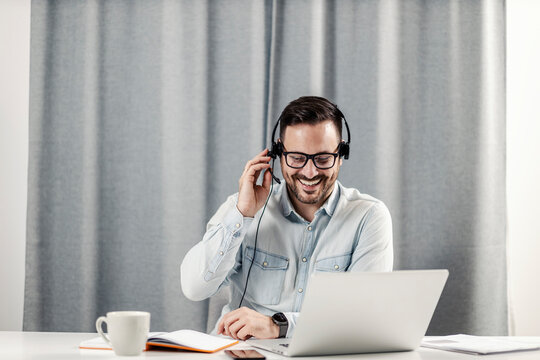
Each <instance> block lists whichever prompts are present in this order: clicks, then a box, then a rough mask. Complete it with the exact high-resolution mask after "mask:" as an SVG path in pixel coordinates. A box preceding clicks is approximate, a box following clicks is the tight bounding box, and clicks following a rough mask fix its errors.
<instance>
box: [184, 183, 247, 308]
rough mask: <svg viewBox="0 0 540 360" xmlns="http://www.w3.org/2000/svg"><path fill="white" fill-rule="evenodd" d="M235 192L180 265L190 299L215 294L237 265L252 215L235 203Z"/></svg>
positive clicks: (185, 292) (195, 299) (185, 293)
mask: <svg viewBox="0 0 540 360" xmlns="http://www.w3.org/2000/svg"><path fill="white" fill-rule="evenodd" d="M237 199H238V194H235V195H232V196H230V197H229V198H228V199H227V201H226V202H225V203H223V204H222V205H221V206H220V208H219V209H218V211H217V212H216V213H215V214H214V216H213V217H212V218H211V219H210V221H209V222H208V224H207V227H206V233H205V234H204V237H203V239H202V240H201V241H200V242H199V243H198V244H196V245H195V246H194V247H193V248H191V250H189V251H188V253H187V254H186V256H185V257H184V260H183V261H182V265H181V267H180V279H181V283H182V291H183V292H184V295H185V296H186V297H187V298H188V299H190V300H193V301H200V300H204V299H206V298H208V297H210V296H212V295H214V294H215V293H216V292H217V291H218V290H219V288H220V286H221V285H222V284H223V283H224V282H225V281H226V278H227V275H228V274H229V272H230V271H231V270H233V268H234V267H235V265H236V262H237V261H236V255H237V253H238V250H239V248H240V246H241V244H242V241H243V239H244V236H245V234H246V231H247V229H248V228H249V226H250V225H251V223H252V221H253V218H248V217H244V216H243V215H242V214H241V213H240V211H239V210H238V208H237V207H236V204H237Z"/></svg>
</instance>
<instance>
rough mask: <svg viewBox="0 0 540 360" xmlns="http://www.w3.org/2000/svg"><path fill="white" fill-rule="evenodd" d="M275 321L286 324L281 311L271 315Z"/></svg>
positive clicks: (285, 318)
mask: <svg viewBox="0 0 540 360" xmlns="http://www.w3.org/2000/svg"><path fill="white" fill-rule="evenodd" d="M272 318H273V319H274V320H275V322H276V323H279V324H287V323H288V321H287V317H286V316H285V315H284V314H283V313H276V314H274V315H273V316H272Z"/></svg>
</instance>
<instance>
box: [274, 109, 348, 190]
mask: <svg viewBox="0 0 540 360" xmlns="http://www.w3.org/2000/svg"><path fill="white" fill-rule="evenodd" d="M336 110H337V113H338V115H339V117H340V118H341V119H343V122H344V123H345V128H346V129H347V142H345V141H343V140H342V141H340V142H339V145H338V154H339V157H342V158H344V159H345V160H347V159H348V158H349V152H350V150H351V147H350V143H351V132H350V131H349V124H347V120H345V116H344V115H343V113H342V112H341V110H339V109H336ZM280 122H281V116H280V117H279V119H278V121H277V123H276V125H275V126H274V130H273V131H272V148H271V149H270V152H269V153H268V155H267V156H270V157H271V158H272V159H277V158H280V157H281V155H283V143H282V142H281V141H279V142H276V140H275V136H276V131H277V128H278V126H279V124H280ZM272 176H274V174H272ZM274 180H276V181H277V182H278V183H280V181H278V179H277V178H276V177H274Z"/></svg>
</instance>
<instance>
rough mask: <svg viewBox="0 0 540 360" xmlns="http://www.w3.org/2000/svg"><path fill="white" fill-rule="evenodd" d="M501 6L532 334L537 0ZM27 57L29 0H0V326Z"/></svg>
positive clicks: (535, 308)
mask: <svg viewBox="0 0 540 360" xmlns="http://www.w3.org/2000/svg"><path fill="white" fill-rule="evenodd" d="M506 11H507V74H506V75H507V202H508V276H509V286H508V290H509V293H508V296H509V316H510V321H509V328H510V329H509V330H510V334H514V335H536V336H539V335H540V305H539V304H540V286H539V285H540V281H539V280H538V277H539V276H540V261H539V260H540V218H538V217H540V165H539V164H540V70H539V67H540V65H539V64H540V21H539V19H540V1H536V0H507V1H506ZM29 62H30V0H0V289H1V290H0V292H1V294H2V295H1V296H0V330H21V329H22V317H23V305H24V254H25V239H26V200H27V177H28V170H27V169H28V101H29V72H30V70H29V66H30V65H29ZM501 200H502V199H501Z"/></svg>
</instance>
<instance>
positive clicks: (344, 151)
mask: <svg viewBox="0 0 540 360" xmlns="http://www.w3.org/2000/svg"><path fill="white" fill-rule="evenodd" d="M349 151H350V146H349V144H348V143H345V142H342V143H340V144H339V150H338V153H339V156H340V157H343V158H344V159H345V160H348V159H349Z"/></svg>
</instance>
